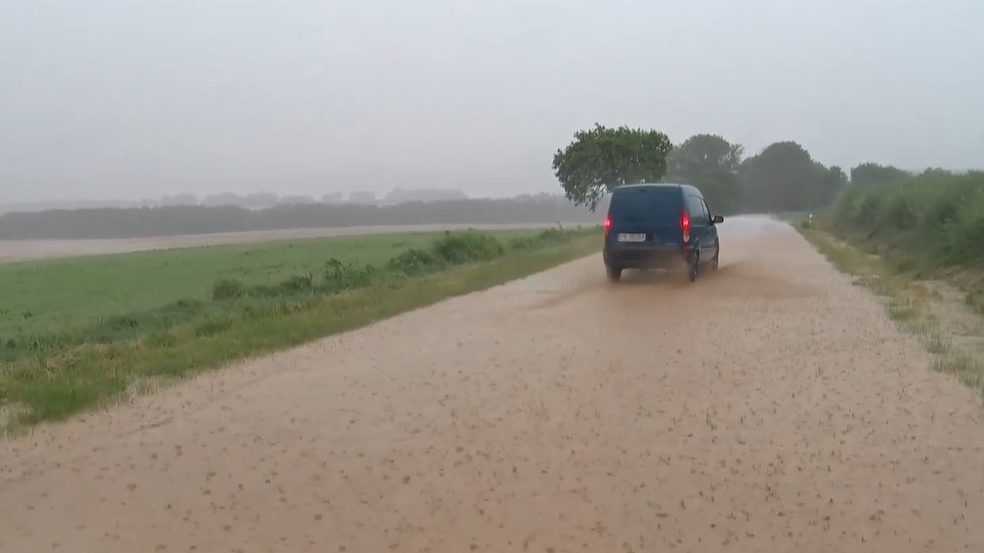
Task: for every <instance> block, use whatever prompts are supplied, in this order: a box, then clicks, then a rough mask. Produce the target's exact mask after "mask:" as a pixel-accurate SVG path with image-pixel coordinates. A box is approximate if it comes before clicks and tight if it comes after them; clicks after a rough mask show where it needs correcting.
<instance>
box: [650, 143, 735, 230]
mask: <svg viewBox="0 0 984 553" xmlns="http://www.w3.org/2000/svg"><path fill="white" fill-rule="evenodd" d="M741 153H742V147H741V145H740V144H732V143H730V142H728V141H727V140H725V139H723V138H721V137H720V136H717V135H713V134H697V135H694V136H691V137H690V138H688V139H687V140H685V141H684V142H683V144H680V145H679V146H677V147H676V148H674V149H673V151H672V152H670V155H669V158H668V164H669V170H668V180H671V181H674V182H683V183H687V184H693V185H696V186H698V187H699V188H700V189H701V191H702V192H703V193H704V196H705V197H706V198H707V202H708V204H709V205H710V206H711V208H712V209H714V211H715V212H724V213H730V212H734V211H736V210H737V209H738V200H739V197H740V195H741V194H740V192H741V191H740V188H739V186H738V168H739V167H740V166H741Z"/></svg>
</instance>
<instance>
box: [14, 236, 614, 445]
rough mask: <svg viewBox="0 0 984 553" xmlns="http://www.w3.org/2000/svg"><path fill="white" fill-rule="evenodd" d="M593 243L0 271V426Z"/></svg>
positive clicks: (561, 257) (237, 252) (72, 409)
mask: <svg viewBox="0 0 984 553" xmlns="http://www.w3.org/2000/svg"><path fill="white" fill-rule="evenodd" d="M599 248H600V240H599V238H598V231H597V230H596V229H582V230H568V231H558V230H550V231H509V232H499V233H491V234H490V233H454V234H444V233H430V234H427V233H424V234H397V235H378V236H364V237H348V238H332V239H315V240H302V241H291V242H274V243H266V244H256V245H245V246H244V245H236V246H219V247H208V248H194V249H182V250H170V251H160V252H146V253H133V254H124V255H112V256H101V257H85V258H75V259H63V260H54V261H44V262H27V263H17V264H10V265H0V430H2V429H8V430H9V429H11V428H15V427H18V426H22V425H24V424H31V423H36V422H40V421H45V420H53V419H59V418H63V417H66V416H68V415H71V414H73V413H76V412H78V411H80V410H82V409H85V408H88V407H92V406H95V405H100V404H104V403H105V402H107V401H113V400H114V398H116V397H119V395H120V394H122V393H124V392H126V391H128V390H129V391H132V390H134V389H137V390H139V389H141V388H143V387H146V384H147V383H148V382H153V383H154V385H155V386H156V385H157V384H159V383H161V382H167V381H170V380H173V379H175V378H180V377H182V376H185V375H188V374H193V373H195V372H198V371H201V370H204V369H207V368H211V367H216V366H220V365H222V364H224V363H227V362H229V361H232V360H235V359H240V358H243V357H246V356H250V355H256V354H260V353H266V352H271V351H275V350H278V349H282V348H285V347H289V346H292V345H296V344H300V343H303V342H305V341H308V340H312V339H315V338H318V337H322V336H325V335H328V334H331V333H334V332H339V331H343V330H348V329H352V328H356V327H358V326H361V325H365V324H368V323H370V322H373V321H376V320H379V319H381V318H385V317H388V316H391V315H394V314H396V313H400V312H402V311H405V310H407V309H413V308H416V307H420V306H423V305H427V304H430V303H433V302H435V301H439V300H441V299H443V298H446V297H449V296H452V295H456V294H462V293H467V292H471V291H474V290H479V289H482V288H486V287H489V286H493V285H495V284H499V283H502V282H505V281H507V280H510V279H513V278H518V277H521V276H525V275H528V274H531V273H533V272H537V271H540V270H543V269H546V268H549V267H551V266H553V265H557V264H559V263H562V262H565V261H568V260H571V259H574V258H576V257H580V256H583V255H586V254H589V253H592V252H594V251H597V250H598V249H599Z"/></svg>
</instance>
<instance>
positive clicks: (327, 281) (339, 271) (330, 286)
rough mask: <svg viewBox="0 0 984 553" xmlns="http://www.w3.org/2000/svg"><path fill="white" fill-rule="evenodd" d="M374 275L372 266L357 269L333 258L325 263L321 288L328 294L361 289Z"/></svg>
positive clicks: (374, 271) (350, 264)
mask: <svg viewBox="0 0 984 553" xmlns="http://www.w3.org/2000/svg"><path fill="white" fill-rule="evenodd" d="M375 274H376V270H375V268H373V266H372V265H365V266H363V267H358V266H356V265H354V264H352V263H345V262H344V261H340V260H338V259H335V258H334V257H333V258H331V259H329V260H328V261H327V262H325V273H324V282H322V284H321V288H322V290H324V291H325V292H328V293H335V292H341V291H343V290H351V289H354V288H362V287H364V286H368V285H369V284H370V283H371V282H372V279H373V277H374V276H375Z"/></svg>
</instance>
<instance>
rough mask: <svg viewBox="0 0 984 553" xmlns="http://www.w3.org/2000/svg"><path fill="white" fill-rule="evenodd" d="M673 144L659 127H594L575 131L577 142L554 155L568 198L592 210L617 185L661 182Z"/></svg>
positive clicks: (558, 176) (555, 169) (556, 171)
mask: <svg viewBox="0 0 984 553" xmlns="http://www.w3.org/2000/svg"><path fill="white" fill-rule="evenodd" d="M672 147H673V145H672V143H671V142H670V139H669V138H668V137H667V136H666V135H665V134H663V133H661V132H659V131H656V130H648V131H647V130H643V129H630V128H629V127H625V126H622V127H618V128H607V127H604V126H602V125H598V124H596V125H595V126H594V128H592V129H587V130H581V131H578V132H577V133H575V134H574V141H573V142H571V143H570V144H568V145H567V147H565V148H564V149H562V150H557V153H556V154H554V158H553V169H554V174H555V175H556V176H557V179H558V180H560V184H561V186H562V187H563V188H564V193H565V194H566V195H567V198H568V199H569V200H571V201H572V202H574V203H575V204H577V205H586V206H588V207H589V208H591V209H592V210H593V209H595V208H596V207H597V205H598V202H599V201H600V200H601V199H602V198H603V197H604V196H605V194H606V193H608V192H610V191H611V190H612V189H614V188H615V187H617V186H621V185H623V184H630V183H635V182H658V181H659V180H660V179H661V178H662V177H663V175H664V174H666V156H667V154H669V152H670V150H671V149H672Z"/></svg>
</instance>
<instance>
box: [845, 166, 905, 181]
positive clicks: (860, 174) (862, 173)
mask: <svg viewBox="0 0 984 553" xmlns="http://www.w3.org/2000/svg"><path fill="white" fill-rule="evenodd" d="M910 176H912V175H910V174H909V172H908V171H903V170H902V169H899V168H898V167H893V166H891V165H879V164H877V163H871V162H868V163H862V164H860V165H858V166H857V167H855V168H853V169H851V184H854V185H861V186H867V185H872V184H883V183H890V182H898V181H900V180H905V179H907V178H909V177H910Z"/></svg>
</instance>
